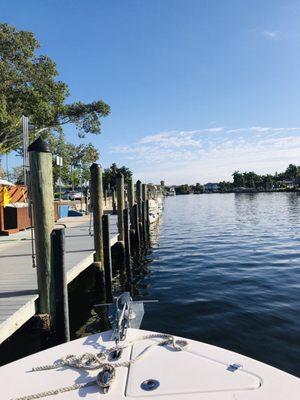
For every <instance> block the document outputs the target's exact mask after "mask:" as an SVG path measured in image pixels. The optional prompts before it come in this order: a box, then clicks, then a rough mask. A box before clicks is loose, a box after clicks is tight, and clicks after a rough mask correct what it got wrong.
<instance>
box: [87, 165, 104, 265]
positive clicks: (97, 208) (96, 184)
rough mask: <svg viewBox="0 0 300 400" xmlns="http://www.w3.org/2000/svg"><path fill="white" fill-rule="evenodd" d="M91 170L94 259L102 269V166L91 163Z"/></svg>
mask: <svg viewBox="0 0 300 400" xmlns="http://www.w3.org/2000/svg"><path fill="white" fill-rule="evenodd" d="M90 171H91V188H90V189H91V200H92V208H93V225H94V247H95V254H94V261H95V262H97V263H99V268H100V269H102V270H103V234H102V215H103V187H102V167H101V165H99V164H96V163H94V164H92V165H91V167H90Z"/></svg>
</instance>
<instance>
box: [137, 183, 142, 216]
mask: <svg viewBox="0 0 300 400" xmlns="http://www.w3.org/2000/svg"><path fill="white" fill-rule="evenodd" d="M136 203H137V206H138V207H137V208H138V218H139V221H140V220H141V217H142V182H141V181H137V182H136Z"/></svg>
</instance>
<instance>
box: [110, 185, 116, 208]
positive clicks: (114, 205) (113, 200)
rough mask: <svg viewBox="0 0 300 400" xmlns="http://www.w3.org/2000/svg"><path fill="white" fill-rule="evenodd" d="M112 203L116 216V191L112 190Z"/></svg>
mask: <svg viewBox="0 0 300 400" xmlns="http://www.w3.org/2000/svg"><path fill="white" fill-rule="evenodd" d="M111 201H112V213H113V214H114V215H115V214H117V207H116V190H115V189H114V188H112V190H111Z"/></svg>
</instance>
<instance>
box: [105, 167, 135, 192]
mask: <svg viewBox="0 0 300 400" xmlns="http://www.w3.org/2000/svg"><path fill="white" fill-rule="evenodd" d="M119 172H121V173H122V174H123V176H124V182H125V183H128V181H129V179H130V178H131V177H132V172H131V171H130V169H129V168H127V167H125V166H124V165H123V166H122V167H120V168H118V166H117V164H116V163H113V164H112V165H111V166H110V167H109V168H106V169H105V170H104V173H103V187H104V189H105V190H108V189H109V188H115V187H116V176H117V175H118V173H119Z"/></svg>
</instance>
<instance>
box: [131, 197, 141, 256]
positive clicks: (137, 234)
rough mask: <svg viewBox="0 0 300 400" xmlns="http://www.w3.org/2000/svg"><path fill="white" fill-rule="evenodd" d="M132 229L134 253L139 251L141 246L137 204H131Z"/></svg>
mask: <svg viewBox="0 0 300 400" xmlns="http://www.w3.org/2000/svg"><path fill="white" fill-rule="evenodd" d="M133 221H134V222H133V229H134V232H135V241H134V242H135V251H136V253H139V252H140V247H141V237H140V225H139V215H138V205H137V204H134V206H133Z"/></svg>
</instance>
